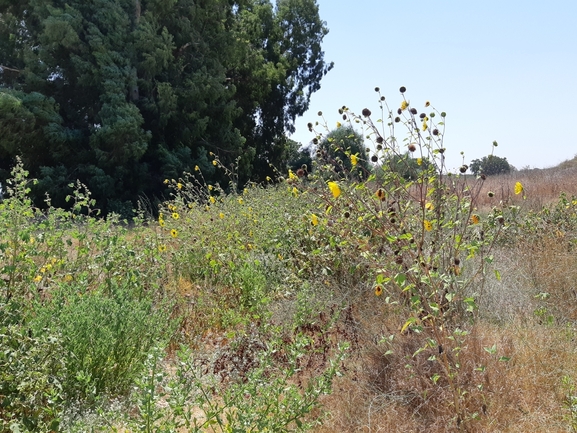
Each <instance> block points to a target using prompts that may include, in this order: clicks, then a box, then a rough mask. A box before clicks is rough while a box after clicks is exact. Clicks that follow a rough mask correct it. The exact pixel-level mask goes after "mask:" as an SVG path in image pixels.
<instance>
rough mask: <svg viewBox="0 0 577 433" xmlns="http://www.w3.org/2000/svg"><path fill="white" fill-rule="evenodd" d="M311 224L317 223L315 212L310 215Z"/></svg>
mask: <svg viewBox="0 0 577 433" xmlns="http://www.w3.org/2000/svg"><path fill="white" fill-rule="evenodd" d="M311 224H312V225H313V226H316V225H318V224H319V217H318V216H316V215H315V214H312V215H311Z"/></svg>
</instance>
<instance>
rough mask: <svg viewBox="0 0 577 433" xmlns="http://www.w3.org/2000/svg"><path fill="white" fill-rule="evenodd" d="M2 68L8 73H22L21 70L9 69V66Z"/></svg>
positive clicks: (2, 66)
mask: <svg viewBox="0 0 577 433" xmlns="http://www.w3.org/2000/svg"><path fill="white" fill-rule="evenodd" d="M0 68H2V69H5V70H6V71H11V72H17V73H18V74H20V73H22V71H21V70H20V69H14V68H9V67H8V66H4V65H0Z"/></svg>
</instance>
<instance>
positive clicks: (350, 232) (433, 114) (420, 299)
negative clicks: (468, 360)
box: [289, 87, 522, 430]
mask: <svg viewBox="0 0 577 433" xmlns="http://www.w3.org/2000/svg"><path fill="white" fill-rule="evenodd" d="M375 90H376V92H377V94H378V95H379V115H378V118H375V116H374V115H373V113H372V112H371V110H369V109H367V108H365V109H363V110H362V112H361V114H355V113H354V112H352V111H351V110H350V109H349V108H347V107H342V108H341V109H339V115H340V116H341V117H342V121H341V120H339V122H337V128H340V127H343V126H342V123H348V124H349V125H350V126H351V127H354V126H360V127H361V129H362V131H363V136H364V137H365V138H366V140H367V142H368V143H370V144H371V146H369V147H368V148H367V154H368V155H370V162H371V163H372V168H371V172H369V173H365V175H364V176H357V175H355V170H359V169H361V170H366V169H365V168H362V165H361V164H359V158H361V155H359V154H353V153H352V152H351V151H350V149H347V148H343V146H345V145H346V142H342V143H339V142H336V143H334V146H335V149H334V150H335V151H344V152H345V155H347V157H348V159H349V161H347V164H344V162H343V161H339V160H338V159H337V160H336V164H335V162H334V161H333V160H331V161H329V160H328V158H330V153H329V154H327V152H326V151H325V152H320V151H319V152H317V159H316V163H315V173H316V174H315V175H309V176H308V177H307V179H306V180H305V179H303V178H300V177H298V176H296V175H295V174H294V173H289V181H290V182H291V184H292V185H293V186H294V188H296V189H298V191H299V192H302V193H306V194H310V195H315V196H317V197H318V198H319V199H320V201H321V204H320V205H319V207H318V210H317V211H316V212H314V213H311V214H310V215H309V222H310V226H311V230H312V232H313V233H314V235H313V237H317V238H318V237H321V236H322V239H324V240H329V245H330V247H329V245H327V248H326V249H323V248H322V247H321V246H320V245H318V246H317V248H316V250H318V251H319V253H318V255H320V256H323V255H326V256H327V257H325V258H324V259H323V258H321V259H317V258H315V263H314V264H311V266H312V267H317V268H318V264H319V263H325V262H326V263H327V266H330V265H328V263H331V262H332V263H333V264H336V263H339V262H341V261H342V257H347V258H353V261H352V263H350V262H349V263H348V269H347V271H348V273H349V274H350V275H354V277H355V278H364V279H365V280H367V281H368V282H370V280H372V284H370V285H372V291H373V293H374V296H375V297H376V300H375V301H377V300H378V301H379V302H384V303H385V304H387V305H389V306H390V307H391V309H392V311H393V310H394V311H397V312H399V311H403V312H404V319H403V321H402V322H401V323H399V325H398V329H396V330H390V331H392V332H391V333H390V334H389V335H385V336H384V338H383V339H382V340H381V341H382V342H383V344H384V345H385V346H387V349H386V352H385V355H384V356H385V357H386V356H387V354H390V353H392V352H394V351H395V350H396V349H399V348H400V347H402V346H403V344H404V343H403V341H406V343H405V344H408V345H410V346H413V345H414V341H415V339H416V340H417V341H419V344H418V345H417V346H416V347H415V350H414V353H413V355H412V360H410V359H409V360H407V362H408V364H407V365H408V366H410V364H411V363H413V362H416V360H417V359H419V358H422V357H423V356H424V357H425V359H427V361H428V362H429V363H432V365H436V366H438V368H434V369H432V370H430V371H432V373H431V377H429V380H430V381H432V382H433V383H434V384H435V385H436V386H439V387H441V388H443V389H449V390H450V395H451V400H450V402H448V403H449V405H450V406H451V411H452V413H453V417H452V421H451V423H450V424H449V425H450V426H452V427H451V428H455V429H457V430H463V429H466V425H467V424H468V423H469V422H470V421H471V420H472V419H473V418H475V417H477V416H478V413H480V409H479V407H480V403H478V402H479V401H481V400H482V398H483V397H482V395H479V394H482V392H483V391H482V386H477V385H479V384H478V383H471V381H470V380H468V379H467V377H468V376H470V372H468V371H464V370H463V365H462V363H461V361H460V355H461V353H462V352H463V351H464V350H466V349H467V345H468V344H469V339H470V338H472V337H471V335H470V332H471V330H472V327H473V324H474V320H475V315H476V310H477V300H478V298H479V296H482V294H483V287H484V281H485V279H486V278H489V277H491V275H489V274H488V271H489V265H490V264H491V262H492V260H493V257H492V254H491V253H492V249H493V247H494V245H495V241H496V240H497V239H498V237H499V235H500V234H501V232H502V231H503V230H505V229H506V227H507V225H508V223H509V222H508V220H509V218H510V214H509V212H508V209H506V208H505V209H504V208H502V207H500V206H499V203H495V205H494V207H493V208H492V209H491V210H490V211H489V212H486V213H481V212H480V211H479V210H478V209H476V207H475V205H474V203H475V198H476V197H477V196H478V194H479V193H480V190H481V186H482V184H483V182H484V180H485V176H484V175H480V176H478V177H475V178H471V177H469V176H464V173H465V172H466V171H467V169H468V167H467V166H466V164H464V162H463V164H462V166H461V167H460V168H459V170H458V173H452V172H450V171H449V170H448V169H447V167H446V163H445V156H446V152H447V149H446V148H445V146H444V135H445V120H446V113H444V112H439V111H437V110H435V109H434V108H432V107H431V105H430V103H429V102H425V103H424V109H422V110H421V111H420V112H419V110H417V107H416V106H415V105H414V104H413V103H411V102H410V101H409V100H408V99H407V98H406V95H405V91H406V89H405V88H404V87H401V89H400V93H401V100H400V103H399V105H398V108H395V109H391V108H390V107H389V105H388V103H387V101H386V100H385V97H384V96H382V95H381V94H380V90H379V89H378V88H377V89H375ZM319 115H320V116H321V119H322V120H321V121H320V122H316V123H315V124H314V125H313V124H312V123H309V128H310V130H311V131H313V132H314V133H315V134H316V135H315V138H314V140H313V141H314V142H315V143H318V142H320V141H321V140H322V139H323V134H326V132H323V128H324V131H328V127H327V124H326V120H324V117H323V115H322V113H319ZM403 131H404V132H403ZM401 134H402V135H403V136H400V135H401ZM496 145H497V144H496V143H494V146H496ZM463 159H464V156H463ZM347 167H350V170H349V171H347ZM344 174H348V176H344ZM359 179H366V180H359ZM323 184H324V185H323ZM521 192H522V185H521V184H518V185H517V186H516V193H521ZM339 257H340V258H341V259H339ZM333 267H334V265H333ZM351 267H356V269H357V271H358V270H362V272H352V269H351ZM361 275H362V276H361ZM495 277H496V278H499V274H498V272H495V275H493V278H495ZM409 341H410V343H409ZM476 368H480V369H482V368H483V366H482V365H478V366H476ZM407 374H411V372H410V368H408V370H407ZM477 405H479V407H475V406H477Z"/></svg>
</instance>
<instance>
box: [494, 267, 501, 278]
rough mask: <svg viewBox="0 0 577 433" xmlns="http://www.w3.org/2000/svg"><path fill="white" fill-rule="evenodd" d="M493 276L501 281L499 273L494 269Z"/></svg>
mask: <svg viewBox="0 0 577 433" xmlns="http://www.w3.org/2000/svg"><path fill="white" fill-rule="evenodd" d="M495 277H496V278H497V281H501V273H500V272H499V271H498V270H497V269H495Z"/></svg>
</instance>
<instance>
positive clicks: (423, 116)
mask: <svg viewBox="0 0 577 433" xmlns="http://www.w3.org/2000/svg"><path fill="white" fill-rule="evenodd" d="M425 117H427V115H426V114H425V113H421V114H419V118H421V119H424V118H425Z"/></svg>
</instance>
